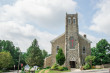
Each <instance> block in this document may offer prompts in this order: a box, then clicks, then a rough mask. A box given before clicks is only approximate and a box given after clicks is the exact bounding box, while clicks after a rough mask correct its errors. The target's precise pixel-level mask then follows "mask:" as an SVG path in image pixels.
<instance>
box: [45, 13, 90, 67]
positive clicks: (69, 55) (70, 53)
mask: <svg viewBox="0 0 110 73" xmlns="http://www.w3.org/2000/svg"><path fill="white" fill-rule="evenodd" d="M65 20H66V21H65V22H66V23H65V33H63V34H62V35H60V36H58V37H56V38H55V39H53V40H52V41H51V45H52V48H51V56H49V57H47V58H45V60H44V67H48V66H52V65H53V64H55V63H56V54H57V52H58V50H59V48H62V50H63V53H64V54H65V59H66V60H65V63H64V65H63V66H65V67H68V68H69V69H70V68H80V67H81V66H83V65H84V64H85V58H86V56H88V55H91V43H92V42H91V41H90V40H88V39H87V37H86V35H85V34H84V35H83V36H82V35H80V34H79V29H78V14H77V13H76V14H67V13H66V18H65Z"/></svg>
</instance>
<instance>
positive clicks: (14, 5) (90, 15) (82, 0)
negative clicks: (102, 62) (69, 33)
mask: <svg viewBox="0 0 110 73" xmlns="http://www.w3.org/2000/svg"><path fill="white" fill-rule="evenodd" d="M66 12H67V13H68V14H69V13H71V14H74V13H78V24H79V33H80V34H81V35H84V34H86V35H87V38H88V39H89V40H91V41H92V44H91V47H94V46H96V43H97V42H98V41H99V40H101V39H106V40H107V41H108V42H110V38H109V37H110V29H109V27H110V0H0V40H10V41H12V42H13V43H14V45H15V46H16V47H20V49H21V51H22V52H26V51H27V48H28V47H29V46H30V45H31V42H32V41H33V40H34V39H35V38H36V39H37V40H38V44H39V46H40V48H41V49H45V50H46V51H47V52H48V53H51V43H50V41H51V40H53V39H54V38H56V37H57V36H59V35H61V34H62V33H64V32H65V16H66Z"/></svg>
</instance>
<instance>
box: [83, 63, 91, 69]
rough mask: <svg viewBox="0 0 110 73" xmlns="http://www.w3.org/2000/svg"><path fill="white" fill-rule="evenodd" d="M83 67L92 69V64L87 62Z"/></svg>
mask: <svg viewBox="0 0 110 73" xmlns="http://www.w3.org/2000/svg"><path fill="white" fill-rule="evenodd" d="M83 68H84V69H85V70H86V69H90V68H91V66H90V64H88V63H87V64H86V65H84V66H83Z"/></svg>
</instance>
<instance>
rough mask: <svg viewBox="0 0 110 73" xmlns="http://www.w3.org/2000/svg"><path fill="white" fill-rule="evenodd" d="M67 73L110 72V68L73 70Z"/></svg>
mask: <svg viewBox="0 0 110 73" xmlns="http://www.w3.org/2000/svg"><path fill="white" fill-rule="evenodd" d="M65 73H110V72H109V69H97V70H82V71H80V70H77V71H75V70H73V71H71V72H65Z"/></svg>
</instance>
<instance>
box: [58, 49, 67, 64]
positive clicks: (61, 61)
mask: <svg viewBox="0 0 110 73" xmlns="http://www.w3.org/2000/svg"><path fill="white" fill-rule="evenodd" d="M56 62H57V63H58V64H59V65H63V64H64V62H65V55H64V53H63V50H62V49H61V48H60V49H59V50H58V54H57V55H56Z"/></svg>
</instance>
